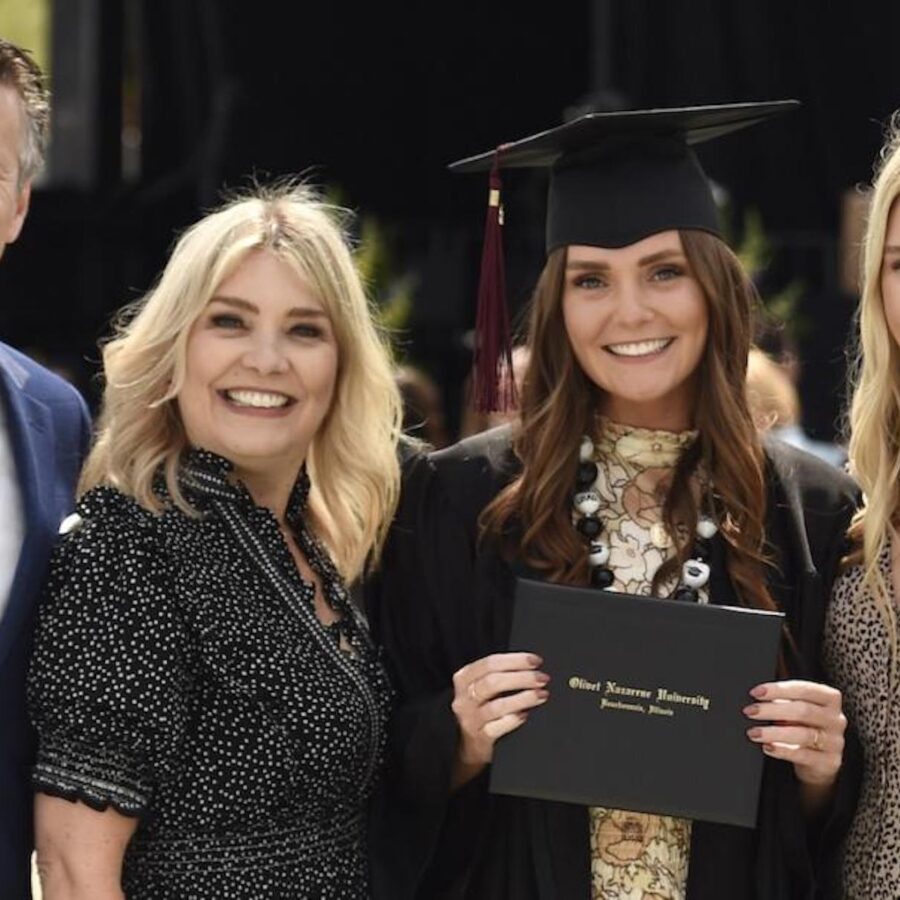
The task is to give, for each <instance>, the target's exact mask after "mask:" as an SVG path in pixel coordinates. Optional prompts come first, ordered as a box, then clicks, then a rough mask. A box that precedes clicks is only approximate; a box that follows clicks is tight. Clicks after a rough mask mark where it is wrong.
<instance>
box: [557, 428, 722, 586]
mask: <svg viewBox="0 0 900 900" xmlns="http://www.w3.org/2000/svg"><path fill="white" fill-rule="evenodd" d="M594 453H595V451H594V442H593V440H592V439H591V438H590V437H588V436H587V435H585V436H584V437H582V439H581V446H580V447H579V451H578V473H577V475H576V479H575V493H574V494H573V495H572V511H573V520H574V523H575V527H576V528H577V529H578V532H579V534H581V536H582V537H583V538H584V539H585V541H586V542H587V544H588V562H589V564H590V570H591V584H592V585H593V586H594V587H597V588H602V589H608V588H610V587H611V586H612V584H613V582H614V581H615V576H614V575H613V571H612V569H610V567H609V557H610V548H609V544H608V543H607V542H606V541H605V540H604V538H603V522H602V521H601V519H600V517H599V516H598V513H599V511H600V507H601V505H602V501H601V497H600V492H599V491H598V490H597V478H598V477H599V474H600V469H599V466H598V465H597V463H596V461H595V459H594ZM718 530H719V528H718V526H717V525H716V523H715V520H714V519H713V518H712V517H711V516H709V515H707V514H706V513H703V514H701V515H700V516H699V517H698V518H697V527H696V532H695V539H694V546H693V548H692V551H691V557H690V559H688V560H687V561H686V562H685V563H684V564H683V565H682V567H681V579H680V581H679V583H678V585H677V587H676V588H675V590H674V591H673V592H672V598H673V599H675V600H682V601H685V602H688V603H697V602H700V603H706V602H708V601H707V600H706V599H704V598H703V595H701V593H700V589H701V588H702V587H704V586H705V585H706V584H708V582H709V561H710V558H711V551H712V539H713V537H715V535H716V532H717V531H718Z"/></svg>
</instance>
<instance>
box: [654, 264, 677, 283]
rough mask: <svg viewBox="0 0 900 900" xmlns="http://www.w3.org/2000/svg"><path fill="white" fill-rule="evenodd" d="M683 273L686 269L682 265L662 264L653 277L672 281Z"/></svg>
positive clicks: (658, 279)
mask: <svg viewBox="0 0 900 900" xmlns="http://www.w3.org/2000/svg"><path fill="white" fill-rule="evenodd" d="M681 275H684V269H682V268H681V267H680V266H661V267H660V268H658V269H656V270H655V271H654V272H653V276H652V277H653V278H654V279H655V280H656V281H671V280H672V279H673V278H678V277H679V276H681Z"/></svg>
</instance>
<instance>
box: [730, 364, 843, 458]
mask: <svg viewBox="0 0 900 900" xmlns="http://www.w3.org/2000/svg"><path fill="white" fill-rule="evenodd" d="M747 402H748V403H749V404H750V413H751V414H752V416H753V421H754V422H755V424H756V427H757V428H758V429H759V430H760V431H766V432H768V433H770V434H771V435H772V436H773V437H776V438H778V439H779V440H781V441H784V442H785V443H787V444H792V445H793V446H794V447H799V448H800V449H801V450H805V451H806V452H807V453H812V454H813V455H814V456H818V457H819V459H823V460H825V462H828V463H831V464H832V465H833V466H838V467H841V466H843V465H844V463H845V462H846V461H847V454H846V451H845V450H844V449H843V448H842V447H838V446H837V445H836V444H829V443H827V442H826V441H816V440H813V439H812V438H811V437H809V436H808V435H807V434H806V432H805V431H804V430H803V428H802V426H801V425H800V421H801V414H800V395H799V394H798V393H797V388H796V386H795V384H794V382H793V381H792V380H791V376H790V374H789V373H788V371H787V370H786V369H784V368H783V367H782V366H781V365H779V364H778V363H777V362H775V360H773V359H772V358H771V357H769V356H768V355H766V354H765V353H763V351H762V350H760V349H758V348H756V347H753V348H751V350H750V354H749V356H748V359H747Z"/></svg>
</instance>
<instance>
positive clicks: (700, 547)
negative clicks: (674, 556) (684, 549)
mask: <svg viewBox="0 0 900 900" xmlns="http://www.w3.org/2000/svg"><path fill="white" fill-rule="evenodd" d="M711 555H712V544H711V543H710V542H709V541H707V540H705V539H704V538H697V539H696V540H695V541H694V552H693V553H692V554H691V556H693V557H694V558H695V559H699V560H701V561H702V562H705V563H707V564H708V563H709V559H710V556H711Z"/></svg>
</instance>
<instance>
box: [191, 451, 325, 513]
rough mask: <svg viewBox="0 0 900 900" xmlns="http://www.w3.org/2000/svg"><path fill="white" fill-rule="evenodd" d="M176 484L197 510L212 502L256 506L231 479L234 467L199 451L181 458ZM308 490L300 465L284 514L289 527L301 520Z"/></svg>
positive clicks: (243, 485) (213, 455)
mask: <svg viewBox="0 0 900 900" xmlns="http://www.w3.org/2000/svg"><path fill="white" fill-rule="evenodd" d="M178 483H179V487H180V488H181V489H182V491H184V493H185V495H186V496H187V498H188V499H189V500H190V501H191V503H192V504H193V505H195V506H196V507H197V508H198V509H201V510H202V509H205V508H208V506H209V505H210V504H211V503H212V502H213V501H214V500H220V501H221V500H225V501H229V502H233V503H242V504H245V505H247V504H249V505H250V506H254V507H256V506H258V504H257V503H256V501H255V500H254V499H253V496H252V495H251V494H250V491H249V490H248V489H247V486H246V485H245V484H244V483H243V482H242V481H240V480H239V479H237V478H235V476H234V463H232V462H231V460H229V459H226V458H225V457H224V456H219V455H218V454H217V453H213V452H212V451H210V450H204V449H203V448H202V447H193V448H191V449H190V450H188V451H187V452H186V453H185V454H184V455H183V457H182V461H181V466H180V469H179V473H178ZM309 487H310V482H309V475H308V474H307V471H306V465H305V464H304V465H303V466H302V467H301V469H300V472H299V474H298V475H297V479H296V481H295V482H294V485H293V487H292V488H291V493H290V496H289V497H288V502H287V507H286V509H285V510H284V517H285V520H286V521H287V523H288V524H289V525H291V526H294V525H296V524H297V523H298V522H300V520H301V519H302V517H303V513H304V511H305V509H306V503H307V500H308V498H309ZM273 512H274V511H273Z"/></svg>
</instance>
